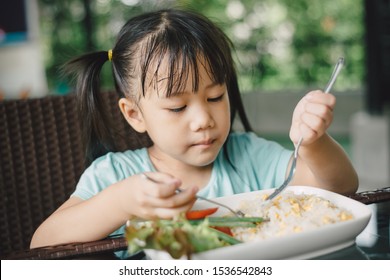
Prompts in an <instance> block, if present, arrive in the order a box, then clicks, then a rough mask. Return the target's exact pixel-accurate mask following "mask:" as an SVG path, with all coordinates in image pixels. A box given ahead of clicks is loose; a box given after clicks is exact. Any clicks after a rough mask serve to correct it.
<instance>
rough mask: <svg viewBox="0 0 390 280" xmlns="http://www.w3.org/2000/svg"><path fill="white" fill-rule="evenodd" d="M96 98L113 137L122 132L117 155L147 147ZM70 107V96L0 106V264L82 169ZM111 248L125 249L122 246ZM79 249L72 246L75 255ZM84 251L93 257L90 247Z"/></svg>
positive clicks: (113, 103)
mask: <svg viewBox="0 0 390 280" xmlns="http://www.w3.org/2000/svg"><path fill="white" fill-rule="evenodd" d="M102 96H103V97H104V98H105V99H106V100H105V101H106V102H105V104H106V106H107V108H106V109H107V114H108V116H109V117H111V118H112V121H113V123H114V124H115V126H116V127H115V131H121V132H124V134H123V135H124V137H121V138H118V141H119V147H120V148H119V150H125V149H136V148H140V147H144V146H147V145H150V140H149V138H148V137H147V136H146V135H141V134H138V133H136V132H135V131H134V130H132V129H131V128H130V126H129V125H128V124H127V123H126V122H125V121H124V118H123V117H122V116H121V114H120V111H119V109H118V105H117V104H118V102H117V100H118V97H117V96H116V94H115V93H113V92H107V93H103V94H102ZM75 107H76V106H75V98H74V96H73V95H67V96H47V97H43V98H37V99H25V100H5V101H2V102H0V199H1V205H0V240H1V241H0V242H1V244H0V256H1V257H2V258H4V257H5V256H7V255H9V254H12V253H15V252H18V251H24V250H27V249H28V248H29V244H30V240H31V237H32V234H33V233H34V231H35V229H36V228H37V227H38V226H39V224H40V223H41V222H42V221H43V220H44V219H46V218H47V217H48V216H49V215H50V214H51V213H52V212H53V211H54V210H55V209H57V208H58V207H59V206H60V205H61V204H62V203H63V202H64V201H65V200H66V199H67V198H68V197H69V195H70V194H71V193H72V192H73V190H74V188H75V185H76V183H77V181H78V179H79V177H80V175H81V174H82V172H83V171H84V169H85V166H84V162H85V159H84V151H83V148H82V145H81V134H80V131H81V127H80V123H79V118H78V116H77V112H76V108H75ZM91 244H92V243H91ZM91 244H89V245H91ZM114 245H115V246H116V247H124V246H125V244H124V242H123V240H121V241H120V242H119V245H118V244H114ZM115 246H114V247H115ZM82 247H83V246H80V245H78V249H77V250H78V251H80V248H82ZM84 247H89V249H88V250H89V252H91V251H93V249H91V248H93V247H92V246H84ZM111 247H112V246H111ZM68 248H69V246H68ZM75 248H76V247H75ZM106 249H107V246H106ZM77 250H76V251H77ZM68 251H69V250H68ZM35 252H37V251H35ZM45 252H47V251H45ZM79 253H82V252H79ZM35 255H37V254H35ZM38 255H39V254H38ZM40 256H41V257H40V258H50V256H49V255H42V254H41V255H40ZM64 256H65V257H66V255H64ZM57 257H58V255H57Z"/></svg>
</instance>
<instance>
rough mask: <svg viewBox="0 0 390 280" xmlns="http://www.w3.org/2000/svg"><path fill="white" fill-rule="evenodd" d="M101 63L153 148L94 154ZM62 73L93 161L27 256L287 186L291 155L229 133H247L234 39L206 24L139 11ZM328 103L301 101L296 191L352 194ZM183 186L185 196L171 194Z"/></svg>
mask: <svg viewBox="0 0 390 280" xmlns="http://www.w3.org/2000/svg"><path fill="white" fill-rule="evenodd" d="M106 61H110V62H111V65H112V71H113V76H114V79H115V83H116V89H117V91H118V93H119V94H120V95H121V97H122V98H121V99H120V101H119V109H120V110H121V112H122V114H123V116H124V117H125V119H126V120H127V122H128V123H129V125H131V126H132V127H133V128H134V129H135V130H136V131H138V132H141V133H143V132H147V133H148V135H149V136H150V138H151V140H152V142H153V145H152V146H151V147H149V148H143V149H139V150H135V151H126V152H116V153H113V152H109V153H106V154H104V155H102V156H100V154H101V151H102V149H103V150H104V149H109V147H111V146H113V143H112V141H113V140H115V139H113V140H110V135H111V134H110V127H109V126H108V125H107V124H105V122H104V116H102V115H101V114H99V109H100V108H101V104H100V103H99V102H100V101H99V90H98V88H99V74H100V71H101V69H102V67H103V64H104V63H105V62H106ZM67 67H68V69H70V71H71V72H73V73H75V74H76V76H77V90H76V92H77V96H78V99H79V104H80V111H81V112H82V113H83V114H84V119H83V124H84V128H86V133H87V135H86V139H87V140H88V141H87V143H86V147H87V156H88V158H89V159H90V160H94V159H95V158H96V157H97V156H99V157H98V158H97V159H95V160H94V161H93V162H92V164H91V165H90V166H89V167H88V168H87V169H86V171H85V172H84V174H83V175H82V176H81V178H80V181H79V183H78V184H77V187H76V190H75V192H74V193H73V194H72V195H71V197H70V198H69V199H68V200H67V201H66V202H65V203H64V204H63V205H62V206H61V207H60V208H59V209H58V210H56V211H55V212H54V213H53V214H52V215H51V216H50V217H49V218H48V219H47V220H46V221H44V222H43V223H42V225H41V226H40V227H39V228H38V229H37V231H36V232H35V234H34V236H33V238H32V241H31V247H40V246H45V245H54V244H59V243H68V242H86V241H93V240H98V239H102V238H105V237H107V236H109V235H111V234H123V232H124V224H125V223H126V221H127V220H128V219H129V218H132V217H139V218H141V219H152V218H157V217H159V218H164V219H169V218H172V217H174V216H176V215H178V214H179V213H181V212H183V211H187V210H189V209H190V208H191V206H192V205H193V203H194V202H195V200H196V198H195V195H196V194H197V193H198V194H199V195H202V196H206V197H210V198H211V197H218V196H224V195H230V194H235V193H240V192H249V191H254V190H259V189H267V188H274V187H278V186H279V185H280V184H281V183H282V182H283V181H284V179H285V176H286V174H287V172H288V170H289V169H288V165H289V162H290V160H291V156H292V152H291V151H289V150H286V149H284V148H283V147H282V146H280V145H278V144H277V143H274V142H271V141H266V140H265V139H262V138H259V137H257V136H256V135H255V134H254V133H252V132H242V133H233V132H232V130H231V128H232V122H233V120H234V117H235V115H236V113H238V114H239V116H240V119H241V121H242V122H243V123H244V127H245V128H246V130H247V131H249V130H250V127H249V124H248V122H247V119H246V116H245V113H244V111H243V109H242V103H241V99H240V91H239V89H238V85H237V77H236V71H235V68H234V63H233V60H232V55H231V42H230V41H229V39H228V38H227V37H226V36H225V34H224V33H223V32H222V31H221V30H220V29H219V28H218V27H217V26H215V25H214V24H213V23H212V22H210V21H209V20H208V19H207V18H205V17H203V16H201V15H198V14H195V13H192V12H188V11H180V10H161V11H157V12H151V13H146V14H143V15H141V16H138V17H135V18H133V19H130V20H129V21H128V22H127V23H126V24H125V25H124V27H123V28H122V30H121V31H120V32H119V35H118V39H117V42H116V44H115V46H114V48H113V49H112V50H109V51H108V52H107V51H101V52H96V53H91V54H87V55H84V56H81V57H79V58H76V59H74V60H73V61H71V62H70V63H69V64H68V66H67ZM334 106H335V97H334V96H333V95H331V94H324V93H323V92H322V91H319V90H317V91H312V92H309V93H308V94H307V95H306V96H304V97H303V98H302V100H300V102H299V103H298V104H297V106H296V108H295V110H294V113H293V117H292V125H291V130H290V138H291V140H292V141H293V142H294V143H296V142H298V140H299V138H300V137H301V136H303V139H304V141H303V144H302V146H301V148H300V151H299V159H298V164H297V170H296V173H295V176H294V179H293V181H292V182H291V184H292V185H310V186H316V187H319V188H324V189H328V190H331V191H335V192H338V193H342V194H350V193H353V192H355V191H356V189H357V186H358V180H357V175H356V173H355V170H354V168H353V167H352V165H351V163H350V161H349V160H348V157H347V156H346V154H345V153H344V151H343V150H342V149H341V147H340V146H339V145H338V144H337V143H336V142H335V141H334V140H333V139H332V138H331V137H330V136H329V135H328V134H327V133H326V129H327V128H328V127H329V125H330V124H331V122H332V115H333V114H332V111H333V108H334ZM110 141H111V142H110ZM102 147H103V148H102ZM107 147H108V148H107ZM142 173H145V174H146V175H147V176H148V177H150V178H151V179H152V180H147V179H145V176H142ZM178 188H180V189H181V190H183V191H182V192H180V193H178V194H177V193H176V192H175V190H176V189H178Z"/></svg>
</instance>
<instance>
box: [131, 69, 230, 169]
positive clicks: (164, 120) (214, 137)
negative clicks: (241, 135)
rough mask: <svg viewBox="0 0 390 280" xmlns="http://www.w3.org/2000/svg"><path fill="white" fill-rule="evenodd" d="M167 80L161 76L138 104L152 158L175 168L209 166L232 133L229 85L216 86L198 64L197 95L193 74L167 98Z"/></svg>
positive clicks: (160, 74)
mask: <svg viewBox="0 0 390 280" xmlns="http://www.w3.org/2000/svg"><path fill="white" fill-rule="evenodd" d="M160 69H165V68H164V67H163V65H162V67H160ZM160 72H161V71H160ZM166 78H167V77H166V76H164V73H159V75H158V79H157V82H156V84H154V85H150V86H149V87H148V88H147V91H146V97H145V98H141V100H140V102H139V104H138V107H139V110H140V115H141V118H142V123H143V128H144V130H145V131H147V132H148V134H149V136H150V138H151V139H152V140H153V143H154V145H153V146H152V147H151V148H150V150H149V152H150V155H151V156H152V157H153V158H157V159H158V160H159V161H160V160H163V161H164V162H166V163H168V164H172V165H173V166H175V165H177V164H184V165H186V166H187V167H188V166H194V167H205V166H208V165H210V164H211V163H212V162H213V161H214V160H215V159H216V157H217V155H218V153H219V151H220V149H221V147H222V145H223V144H224V142H225V141H226V138H227V136H228V134H229V131H230V104H229V98H228V92H227V87H226V84H216V83H214V82H213V81H212V80H211V79H210V77H209V75H208V73H207V71H206V69H205V68H204V67H203V66H202V64H201V63H199V88H198V90H197V92H193V91H192V90H193V87H192V85H193V81H192V73H191V72H190V73H189V75H188V79H187V83H186V86H185V88H184V89H183V91H182V92H179V93H174V94H172V96H170V97H166V93H165V88H166V83H167V79H166Z"/></svg>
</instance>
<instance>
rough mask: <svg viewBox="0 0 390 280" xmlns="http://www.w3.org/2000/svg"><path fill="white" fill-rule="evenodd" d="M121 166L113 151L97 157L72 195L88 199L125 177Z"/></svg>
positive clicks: (82, 176)
mask: <svg viewBox="0 0 390 280" xmlns="http://www.w3.org/2000/svg"><path fill="white" fill-rule="evenodd" d="M120 167H121V166H120V164H119V163H118V162H117V161H116V160H115V158H114V154H112V153H109V154H107V155H105V156H103V157H100V158H98V159H96V160H95V161H94V162H93V163H92V164H91V165H90V166H89V167H88V168H87V169H86V170H85V171H84V173H83V174H82V175H81V177H80V180H79V182H78V183H77V186H76V190H75V191H74V192H73V194H72V196H77V197H79V198H81V199H83V200H87V199H89V198H91V197H93V196H95V195H96V194H98V193H99V192H101V191H102V190H104V189H105V188H107V187H108V186H110V185H112V184H114V183H116V182H118V181H120V180H123V179H125V174H124V172H122V168H120Z"/></svg>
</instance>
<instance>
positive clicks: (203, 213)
mask: <svg viewBox="0 0 390 280" xmlns="http://www.w3.org/2000/svg"><path fill="white" fill-rule="evenodd" d="M217 210H218V207H213V208H206V209H201V210H190V211H187V212H186V218H187V219H188V220H197V219H203V218H205V217H207V216H209V215H211V214H213V213H215V212H217Z"/></svg>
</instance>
